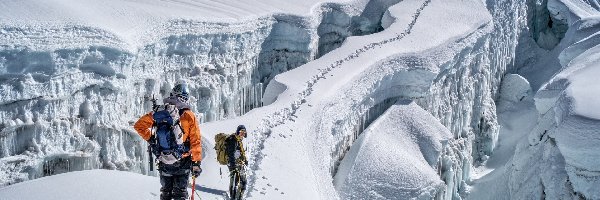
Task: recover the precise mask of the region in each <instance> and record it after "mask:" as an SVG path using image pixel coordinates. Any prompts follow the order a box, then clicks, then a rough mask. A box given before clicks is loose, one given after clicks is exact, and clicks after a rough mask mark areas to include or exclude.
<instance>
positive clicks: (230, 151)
mask: <svg viewBox="0 0 600 200" xmlns="http://www.w3.org/2000/svg"><path fill="white" fill-rule="evenodd" d="M246 137H248V136H247V135H246V127H244V125H239V126H238V127H237V130H236V131H235V134H231V136H229V137H228V138H227V139H226V140H225V151H226V153H227V157H228V159H227V160H228V162H229V163H228V164H227V167H228V168H229V174H230V177H231V178H230V182H229V193H230V196H231V198H232V199H236V198H235V192H236V191H234V187H233V186H234V185H235V183H236V182H237V181H238V180H234V177H235V176H233V174H234V173H235V172H238V175H239V176H237V177H239V181H240V189H241V190H240V191H241V192H240V194H241V195H243V194H244V191H246V183H247V180H246V168H245V167H246V166H247V165H248V159H247V158H246V151H245V149H244V143H242V140H243V139H244V138H246ZM237 177H235V179H237Z"/></svg>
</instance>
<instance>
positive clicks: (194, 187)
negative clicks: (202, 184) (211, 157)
mask: <svg viewBox="0 0 600 200" xmlns="http://www.w3.org/2000/svg"><path fill="white" fill-rule="evenodd" d="M195 191H196V176H194V175H192V197H191V198H190V199H191V200H194V192H195ZM198 198H200V197H198Z"/></svg>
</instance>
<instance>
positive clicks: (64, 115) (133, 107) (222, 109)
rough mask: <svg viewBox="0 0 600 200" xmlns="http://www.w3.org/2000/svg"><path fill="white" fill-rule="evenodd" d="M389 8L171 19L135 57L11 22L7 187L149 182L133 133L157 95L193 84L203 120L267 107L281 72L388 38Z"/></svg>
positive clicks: (87, 35) (117, 43)
mask: <svg viewBox="0 0 600 200" xmlns="http://www.w3.org/2000/svg"><path fill="white" fill-rule="evenodd" d="M392 4H394V1H381V2H377V3H367V2H366V1H359V2H355V3H353V4H336V3H329V4H322V5H320V6H318V7H315V8H314V12H313V13H314V15H313V16H308V17H301V16H294V15H284V14H276V15H272V16H266V17H261V18H258V19H254V20H248V21H245V22H237V23H210V22H200V21H193V20H172V21H170V22H169V23H167V24H164V25H163V26H162V27H161V30H160V32H163V33H167V34H166V35H167V36H165V37H162V38H158V39H157V40H154V41H152V40H150V42H149V43H147V44H144V45H143V46H141V47H139V48H138V49H137V50H133V51H132V49H131V48H129V47H125V46H124V45H123V44H124V43H125V42H124V41H122V40H121V39H120V37H118V36H116V35H113V34H111V33H110V32H108V31H105V30H101V29H98V28H94V27H86V26H80V25H60V26H58V25H56V26H53V25H39V26H27V27H19V26H17V25H14V24H11V23H7V24H6V25H5V26H3V27H2V29H1V31H0V44H2V46H1V47H0V72H1V73H2V74H1V75H0V88H1V89H0V90H1V91H2V100H0V116H1V119H2V122H1V123H0V124H1V125H0V131H1V133H2V134H1V135H0V143H1V144H2V147H1V148H0V150H1V151H0V157H2V158H3V162H2V164H0V168H1V169H2V170H1V171H2V173H0V176H1V177H2V179H1V180H2V184H3V185H5V184H10V183H14V182H20V181H24V180H28V179H33V178H36V177H40V176H45V175H52V174H56V173H59V172H64V171H73V170H82V169H93V168H106V169H119V170H128V171H134V172H141V173H147V169H146V167H147V166H146V164H145V162H144V161H145V160H146V157H145V156H146V154H145V145H144V144H143V141H141V140H140V139H139V137H138V136H137V134H136V133H135V132H133V131H132V129H131V128H130V126H131V125H132V123H133V122H134V121H135V119H136V118H137V117H138V116H140V115H141V114H143V113H145V112H147V111H148V110H149V108H150V106H151V105H150V104H151V103H150V102H149V101H148V100H149V99H150V98H151V97H153V96H155V97H158V98H160V97H164V96H167V95H168V93H169V91H170V89H171V88H172V86H173V85H174V84H176V83H177V82H186V83H188V84H189V85H190V89H191V94H190V96H191V101H192V109H193V110H194V111H196V113H199V114H200V118H201V120H202V121H205V122H206V121H214V120H220V119H225V118H230V117H234V116H239V115H241V114H244V113H246V112H248V111H249V110H251V109H252V108H255V107H259V106H261V105H262V99H261V98H262V93H263V90H264V88H265V87H266V85H267V83H268V82H269V81H270V80H271V79H272V78H273V77H274V76H275V75H277V74H279V73H282V72H285V71H287V70H290V69H293V68H295V67H297V66H300V65H302V64H304V63H306V62H308V61H310V60H313V59H314V58H315V57H317V56H322V55H324V54H326V53H327V52H329V51H331V50H333V49H335V48H337V47H338V46H339V45H340V44H341V43H342V42H343V41H344V40H345V38H346V37H349V36H352V35H361V34H369V33H373V32H376V31H379V30H381V28H380V27H381V25H380V20H381V16H382V15H383V12H385V10H386V9H387V7H389V6H390V5H392ZM194 30H201V31H200V32H197V31H194ZM169 33H170V34H169ZM40 37H41V38H42V39H38V38H40ZM44 38H52V39H44ZM81 160H83V161H85V162H80V161H81ZM80 163H83V164H80Z"/></svg>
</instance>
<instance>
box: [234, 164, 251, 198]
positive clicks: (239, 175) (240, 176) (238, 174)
mask: <svg viewBox="0 0 600 200" xmlns="http://www.w3.org/2000/svg"><path fill="white" fill-rule="evenodd" d="M237 169H238V171H229V196H230V197H231V199H242V198H241V197H242V196H243V195H244V191H246V183H247V182H248V181H247V179H246V169H245V168H244V167H239V168H237ZM238 181H239V183H240V184H239V188H237V189H236V188H235V184H236V183H237V182H238ZM237 192H239V194H238V193H237ZM236 197H240V198H236Z"/></svg>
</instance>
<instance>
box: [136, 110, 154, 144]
mask: <svg viewBox="0 0 600 200" xmlns="http://www.w3.org/2000/svg"><path fill="white" fill-rule="evenodd" d="M153 124H154V118H152V112H149V113H148V114H145V115H144V116H142V117H140V119H138V121H137V122H135V124H134V125H133V128H134V129H135V131H137V133H138V134H139V135H140V136H142V138H143V139H144V140H146V141H148V140H149V139H150V136H152V132H151V131H150V128H152V125H153Z"/></svg>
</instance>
